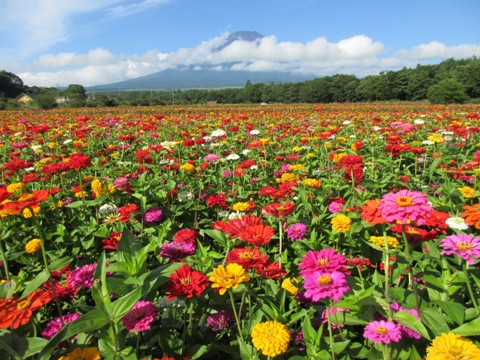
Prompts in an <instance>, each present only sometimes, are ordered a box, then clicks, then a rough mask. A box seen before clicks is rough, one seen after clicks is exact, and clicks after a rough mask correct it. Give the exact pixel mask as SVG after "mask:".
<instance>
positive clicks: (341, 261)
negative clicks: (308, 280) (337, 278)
mask: <svg viewBox="0 0 480 360" xmlns="http://www.w3.org/2000/svg"><path fill="white" fill-rule="evenodd" d="M298 267H299V268H300V269H302V270H300V275H304V276H305V275H308V274H312V273H314V272H316V271H321V272H323V273H330V272H334V271H339V272H343V273H345V274H350V271H348V270H347V259H346V258H345V256H343V255H341V254H339V253H337V252H336V251H335V250H333V249H322V250H320V251H313V250H309V251H307V254H306V255H305V256H304V257H303V258H302V261H301V262H300V264H299V265H298Z"/></svg>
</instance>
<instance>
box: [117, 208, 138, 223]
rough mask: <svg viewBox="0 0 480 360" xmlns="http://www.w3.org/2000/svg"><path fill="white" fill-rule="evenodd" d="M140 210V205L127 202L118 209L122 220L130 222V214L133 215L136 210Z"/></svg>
mask: <svg viewBox="0 0 480 360" xmlns="http://www.w3.org/2000/svg"><path fill="white" fill-rule="evenodd" d="M137 210H138V206H137V205H135V204H127V205H125V206H123V207H121V208H120V209H118V210H117V213H118V214H120V221H121V222H124V223H125V222H129V221H130V215H132V214H133V213H134V212H135V211H137Z"/></svg>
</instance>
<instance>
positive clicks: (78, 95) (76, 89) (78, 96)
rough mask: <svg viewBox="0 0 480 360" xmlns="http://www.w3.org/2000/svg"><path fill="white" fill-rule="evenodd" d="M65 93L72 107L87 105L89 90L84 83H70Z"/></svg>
mask: <svg viewBox="0 0 480 360" xmlns="http://www.w3.org/2000/svg"><path fill="white" fill-rule="evenodd" d="M63 95H64V96H65V97H66V98H68V104H69V106H71V107H82V106H85V103H86V100H87V91H86V90H85V88H84V87H83V86H82V85H79V84H70V85H68V87H67V89H66V90H65V91H64V92H63Z"/></svg>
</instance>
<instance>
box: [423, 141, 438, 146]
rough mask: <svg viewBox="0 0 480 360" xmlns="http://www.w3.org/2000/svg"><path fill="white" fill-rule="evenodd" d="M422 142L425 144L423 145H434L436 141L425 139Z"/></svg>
mask: <svg viewBox="0 0 480 360" xmlns="http://www.w3.org/2000/svg"><path fill="white" fill-rule="evenodd" d="M422 144H423V145H433V144H435V143H434V142H433V141H431V140H423V141H422Z"/></svg>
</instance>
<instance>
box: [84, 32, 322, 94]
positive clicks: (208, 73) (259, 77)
mask: <svg viewBox="0 0 480 360" xmlns="http://www.w3.org/2000/svg"><path fill="white" fill-rule="evenodd" d="M262 38H263V35H262V34H260V33H258V32H256V31H237V32H234V33H232V34H230V35H229V36H228V37H227V38H226V39H225V41H224V42H223V43H222V44H221V45H219V46H217V47H215V48H213V49H212V52H213V53H216V52H219V51H221V50H222V49H224V48H226V47H227V46H229V45H230V44H232V43H233V42H235V41H248V42H256V43H258V42H259V41H260V40H261V39H262ZM234 64H235V63H228V64H222V65H223V66H222V68H224V69H225V70H218V67H217V69H213V68H212V67H209V66H207V65H200V64H199V65H191V66H183V67H177V68H175V69H167V70H163V71H160V72H156V73H153V74H150V75H146V76H142V77H138V78H135V79H130V80H125V81H120V82H116V83H112V84H106V85H96V86H90V87H86V90H87V91H126V90H132V91H134V90H184V89H218V88H227V87H243V86H245V84H246V83H247V81H250V82H251V83H252V84H255V83H270V82H273V83H275V84H279V83H289V82H302V81H306V80H311V79H312V78H313V76H307V75H300V74H293V73H287V72H279V71H255V72H253V71H237V70H229V69H230V67H231V66H233V65H234Z"/></svg>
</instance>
